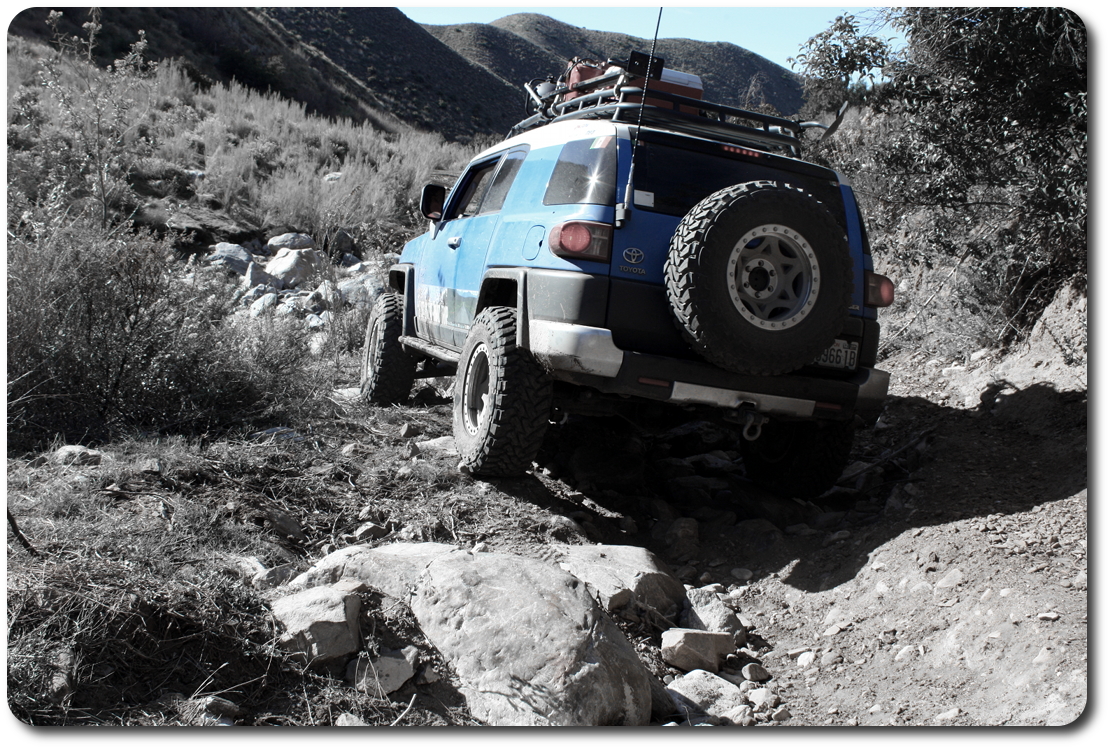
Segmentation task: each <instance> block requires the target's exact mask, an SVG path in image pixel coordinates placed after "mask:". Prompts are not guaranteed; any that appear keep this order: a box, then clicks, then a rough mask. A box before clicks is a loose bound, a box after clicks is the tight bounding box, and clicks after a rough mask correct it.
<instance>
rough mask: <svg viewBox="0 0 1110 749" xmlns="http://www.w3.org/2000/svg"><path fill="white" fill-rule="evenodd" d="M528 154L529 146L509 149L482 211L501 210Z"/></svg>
mask: <svg viewBox="0 0 1110 749" xmlns="http://www.w3.org/2000/svg"><path fill="white" fill-rule="evenodd" d="M527 155H528V147H527V146H525V147H524V148H520V149H516V150H513V151H509V153H508V154H507V155H506V156H505V158H504V159H503V160H502V161H501V168H500V169H498V170H497V175H496V176H495V177H494V178H493V184H491V185H490V187H489V192H488V193H486V199H485V200H483V201H482V207H481V209H480V211H481V213H483V214H485V213H496V212H497V211H500V210H501V206H503V205H504V204H505V197H506V196H507V195H508V194H509V188H510V187H512V186H513V180H515V179H516V175H517V173H518V172H520V167H521V165H522V164H523V163H524V157H525V156H527Z"/></svg>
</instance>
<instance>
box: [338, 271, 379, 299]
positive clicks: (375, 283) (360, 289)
mask: <svg viewBox="0 0 1110 749" xmlns="http://www.w3.org/2000/svg"><path fill="white" fill-rule="evenodd" d="M337 288H338V291H339V296H340V297H341V298H342V299H343V302H344V304H348V305H350V306H352V307H372V306H373V305H374V302H375V301H377V299H378V296H379V295H380V294H381V293H382V291H384V287H383V286H382V284H381V281H380V280H378V278H377V276H376V275H375V274H372V273H366V274H364V275H361V276H357V277H353V278H346V279H344V280H342V281H340V282H339V284H338V287H337Z"/></svg>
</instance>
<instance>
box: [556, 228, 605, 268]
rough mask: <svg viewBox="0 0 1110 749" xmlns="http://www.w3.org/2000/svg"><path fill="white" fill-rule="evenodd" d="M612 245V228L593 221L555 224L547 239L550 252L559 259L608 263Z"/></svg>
mask: <svg viewBox="0 0 1110 749" xmlns="http://www.w3.org/2000/svg"><path fill="white" fill-rule="evenodd" d="M612 243H613V227H612V226H611V225H610V224H599V223H596V222H593V221H566V222H564V223H562V224H557V225H556V226H555V227H554V228H553V229H552V230H551V233H550V234H549V235H548V237H547V245H548V247H549V248H550V249H551V252H552V253H554V254H556V255H558V256H560V257H570V258H581V259H583V260H597V261H600V262H608V261H609V254H610V247H611V246H612Z"/></svg>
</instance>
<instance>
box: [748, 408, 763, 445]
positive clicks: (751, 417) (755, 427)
mask: <svg viewBox="0 0 1110 749" xmlns="http://www.w3.org/2000/svg"><path fill="white" fill-rule="evenodd" d="M767 421H768V419H767V417H766V416H764V415H763V414H757V413H756V412H755V411H748V412H746V413H745V414H744V439H746V440H747V441H748V442H755V441H756V440H757V439H759V435H760V433H761V432H762V431H763V425H764V424H766V423H767Z"/></svg>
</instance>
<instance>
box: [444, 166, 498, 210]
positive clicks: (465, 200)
mask: <svg viewBox="0 0 1110 749" xmlns="http://www.w3.org/2000/svg"><path fill="white" fill-rule="evenodd" d="M496 168H497V162H496V161H494V162H491V163H488V164H484V165H482V166H479V167H478V168H477V169H475V170H474V171H472V172H471V173H470V174H469V175H467V176H466V177H464V179H467V184H466V186H465V187H464V188H463V191H462V193H461V194H460V195H459V199H458V201H457V202H456V203H455V210H454V211H453V212H452V213H453V215H452V216H449V217H448V218H450V219H455V218H466V217H467V216H475V215H477V213H478V207H479V206H480V205H481V204H482V198H483V197H484V196H485V194H486V188H487V187H489V182H490V178H491V177H492V176H493V171H494V169H496Z"/></svg>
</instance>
